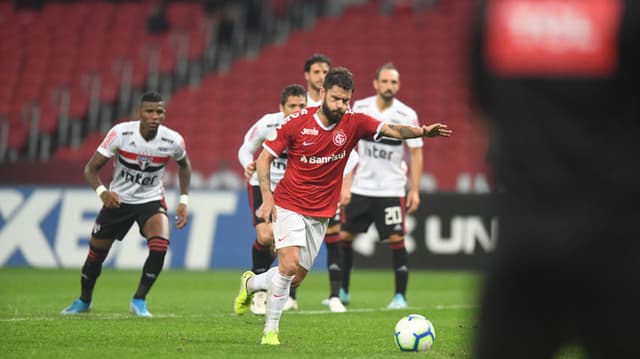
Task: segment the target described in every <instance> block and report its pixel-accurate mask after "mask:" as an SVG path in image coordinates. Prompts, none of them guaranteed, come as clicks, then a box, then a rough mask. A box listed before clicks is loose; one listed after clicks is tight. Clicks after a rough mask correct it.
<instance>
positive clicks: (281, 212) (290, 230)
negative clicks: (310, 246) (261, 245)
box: [273, 206, 306, 250]
mask: <svg viewBox="0 0 640 359" xmlns="http://www.w3.org/2000/svg"><path fill="white" fill-rule="evenodd" d="M276 211H277V217H276V221H275V222H274V223H273V238H274V243H275V245H276V249H278V250H280V249H281V248H284V247H293V246H297V247H302V246H305V245H306V236H305V223H304V218H303V216H302V215H301V214H299V213H296V212H294V211H290V210H288V209H284V208H281V207H278V206H276Z"/></svg>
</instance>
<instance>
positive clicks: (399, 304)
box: [387, 293, 408, 309]
mask: <svg viewBox="0 0 640 359" xmlns="http://www.w3.org/2000/svg"><path fill="white" fill-rule="evenodd" d="M407 307H408V305H407V300H406V299H404V295H402V294H400V293H397V294H396V295H394V296H393V299H391V303H389V305H388V306H387V309H406V308H407Z"/></svg>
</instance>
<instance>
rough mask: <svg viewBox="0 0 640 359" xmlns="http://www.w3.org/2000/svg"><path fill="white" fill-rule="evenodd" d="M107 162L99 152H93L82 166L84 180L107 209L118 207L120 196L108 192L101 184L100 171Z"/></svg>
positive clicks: (106, 158)
mask: <svg viewBox="0 0 640 359" xmlns="http://www.w3.org/2000/svg"><path fill="white" fill-rule="evenodd" d="M108 161H109V158H108V157H105V156H103V155H102V154H100V152H95V153H94V154H93V156H91V159H89V162H87V164H86V165H85V166H84V178H85V179H86V180H87V182H88V183H89V185H90V186H91V188H93V189H94V190H95V191H96V193H97V194H98V197H100V199H101V200H102V203H103V204H104V206H105V207H107V208H116V207H120V196H118V194H117V193H115V192H110V191H108V190H107V189H106V188H105V186H104V185H103V184H102V180H101V179H100V175H99V172H100V169H102V167H104V165H105V164H106V163H107V162H108Z"/></svg>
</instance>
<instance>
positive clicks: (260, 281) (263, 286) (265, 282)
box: [247, 267, 278, 293]
mask: <svg viewBox="0 0 640 359" xmlns="http://www.w3.org/2000/svg"><path fill="white" fill-rule="evenodd" d="M276 272H278V267H271V268H269V270H268V271H266V272H264V273H260V274H258V275H255V276H253V277H251V278H250V279H249V280H248V281H247V291H249V293H253V292H257V291H259V290H267V288H269V283H271V278H273V275H274V274H275V273H276Z"/></svg>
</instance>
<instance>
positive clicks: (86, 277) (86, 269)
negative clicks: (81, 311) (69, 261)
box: [80, 245, 109, 303]
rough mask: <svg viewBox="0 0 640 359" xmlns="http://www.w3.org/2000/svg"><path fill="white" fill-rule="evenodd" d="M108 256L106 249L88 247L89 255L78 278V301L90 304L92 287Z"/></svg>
mask: <svg viewBox="0 0 640 359" xmlns="http://www.w3.org/2000/svg"><path fill="white" fill-rule="evenodd" d="M108 254H109V250H108V249H98V248H96V247H94V246H92V245H89V254H87V259H86V260H85V262H84V266H82V276H81V277H80V288H81V292H80V299H81V300H82V301H83V302H85V303H91V298H92V297H93V287H94V286H95V285H96V281H97V280H98V277H99V276H100V273H102V263H104V260H105V259H106V258H107V255H108Z"/></svg>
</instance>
